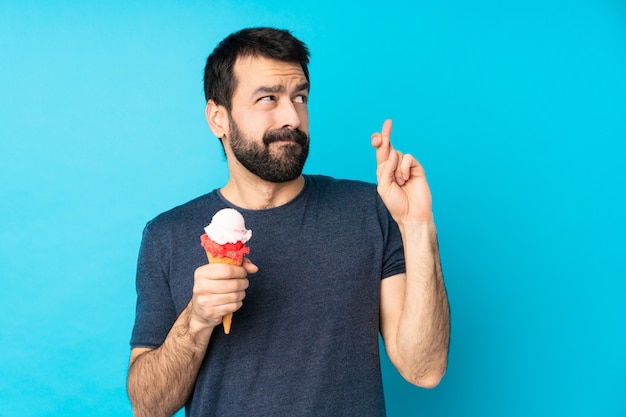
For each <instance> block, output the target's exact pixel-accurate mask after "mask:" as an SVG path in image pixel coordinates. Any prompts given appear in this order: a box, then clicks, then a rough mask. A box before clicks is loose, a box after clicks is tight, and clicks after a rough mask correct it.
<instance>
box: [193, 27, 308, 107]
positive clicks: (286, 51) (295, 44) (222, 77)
mask: <svg viewBox="0 0 626 417" xmlns="http://www.w3.org/2000/svg"><path fill="white" fill-rule="evenodd" d="M250 56H252V57H264V58H271V59H275V60H277V61H283V62H293V63H298V64H300V66H301V67H302V71H303V72H304V76H305V77H306V80H307V82H309V83H310V80H309V69H308V63H309V56H310V54H309V50H308V48H307V47H306V45H305V44H304V43H303V42H302V41H300V40H299V39H297V38H296V37H294V36H293V35H292V34H291V32H289V31H288V30H282V29H274V28H267V27H263V28H248V29H243V30H240V31H238V32H235V33H232V34H230V35H229V36H227V37H226V38H224V40H222V41H221V42H220V43H219V44H218V45H217V47H216V48H215V49H214V50H213V52H212V53H211V55H209V57H208V58H207V61H206V67H205V68H204V97H205V98H206V101H207V102H208V101H209V100H213V101H214V102H215V103H216V104H218V105H221V106H224V107H226V109H227V110H228V111H230V110H231V99H232V97H233V93H234V91H235V87H236V86H237V80H236V79H235V74H234V67H235V62H236V61H237V58H239V57H250Z"/></svg>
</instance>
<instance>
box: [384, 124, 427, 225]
mask: <svg viewBox="0 0 626 417" xmlns="http://www.w3.org/2000/svg"><path fill="white" fill-rule="evenodd" d="M390 137H391V120H385V122H384V123H383V127H382V129H381V131H380V132H376V133H374V134H373V135H372V146H373V147H374V148H376V178H377V179H378V193H379V194H380V197H381V199H382V200H383V202H384V203H385V205H386V206H387V209H388V210H389V212H390V213H391V215H392V217H393V218H394V220H395V221H396V222H397V223H398V224H402V223H406V222H430V221H432V220H433V213H432V196H431V193H430V188H429V187H428V182H427V181H426V176H425V173H424V168H423V167H422V165H420V163H419V162H418V161H417V160H416V159H415V158H414V157H413V156H412V155H409V154H403V153H402V152H399V151H397V150H395V149H394V148H393V146H392V145H391V140H390Z"/></svg>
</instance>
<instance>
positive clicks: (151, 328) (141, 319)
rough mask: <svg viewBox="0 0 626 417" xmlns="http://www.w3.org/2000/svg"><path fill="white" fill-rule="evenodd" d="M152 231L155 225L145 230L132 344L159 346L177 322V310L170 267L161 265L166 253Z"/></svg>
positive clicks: (137, 281)
mask: <svg viewBox="0 0 626 417" xmlns="http://www.w3.org/2000/svg"><path fill="white" fill-rule="evenodd" d="M159 246H160V245H159V242H158V240H156V239H154V237H153V234H152V232H151V223H148V224H147V225H146V227H145V228H144V231H143V238H142V241H141V247H140V250H139V258H138V261H137V276H136V290H137V306H136V315H135V325H134V327H133V332H132V337H131V341H130V345H131V347H132V348H135V347H149V348H154V347H158V346H160V345H161V343H163V341H164V340H165V337H166V336H167V334H168V332H169V330H170V328H171V327H172V325H173V324H174V321H175V320H176V310H175V307H174V302H173V300H172V295H171V291H170V286H169V280H168V274H167V273H166V268H165V267H164V265H162V264H161V262H162V260H163V259H166V257H165V256H164V253H163V252H165V250H164V249H163V248H161V249H160V248H159Z"/></svg>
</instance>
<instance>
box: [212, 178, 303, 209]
mask: <svg viewBox="0 0 626 417" xmlns="http://www.w3.org/2000/svg"><path fill="white" fill-rule="evenodd" d="M303 187H304V177H303V176H302V175H300V176H299V177H298V178H296V179H295V180H292V181H289V182H281V183H274V182H268V181H264V180H262V179H260V178H258V177H256V176H251V177H243V178H242V177H234V176H232V175H231V177H230V178H229V180H228V182H227V183H226V185H225V186H224V188H222V189H221V192H222V195H223V196H224V198H226V199H227V200H228V201H230V202H231V203H233V204H235V205H237V206H239V207H242V208H245V209H249V210H263V209H268V208H272V207H278V206H282V205H283V204H287V203H288V202H290V201H291V200H293V199H294V198H296V196H297V195H298V194H299V193H300V191H302V188H303Z"/></svg>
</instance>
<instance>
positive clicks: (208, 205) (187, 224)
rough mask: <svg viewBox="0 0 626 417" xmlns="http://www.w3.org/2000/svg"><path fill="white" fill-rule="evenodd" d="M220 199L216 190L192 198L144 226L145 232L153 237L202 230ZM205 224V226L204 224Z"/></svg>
mask: <svg viewBox="0 0 626 417" xmlns="http://www.w3.org/2000/svg"><path fill="white" fill-rule="evenodd" d="M219 201H220V199H219V196H218V193H217V191H216V190H214V191H212V192H210V193H208V194H205V195H202V196H200V197H197V198H194V199H193V200H190V201H188V202H186V203H184V204H181V205H179V206H176V207H174V208H172V209H170V210H167V211H165V212H163V213H161V214H159V215H158V216H156V217H155V218H153V219H152V220H150V221H149V222H148V223H147V224H146V228H145V229H146V231H147V232H149V233H151V234H153V235H162V234H170V233H171V232H174V231H176V232H180V231H181V230H185V229H189V228H194V229H197V228H200V229H202V228H203V227H204V226H206V224H208V223H209V222H210V220H211V216H212V215H213V213H214V212H215V211H217V210H218V208H214V207H217V206H218V205H219V204H220V203H219ZM205 223H206V224H205Z"/></svg>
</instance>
